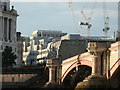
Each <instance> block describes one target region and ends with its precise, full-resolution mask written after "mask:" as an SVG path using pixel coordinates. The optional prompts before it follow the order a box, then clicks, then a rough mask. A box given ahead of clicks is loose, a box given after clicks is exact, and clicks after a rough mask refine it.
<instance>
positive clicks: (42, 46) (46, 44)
mask: <svg viewBox="0 0 120 90" xmlns="http://www.w3.org/2000/svg"><path fill="white" fill-rule="evenodd" d="M63 35H66V33H62V31H50V30H36V31H34V32H33V33H32V36H31V37H26V38H24V42H23V61H24V63H25V65H36V64H38V63H42V62H43V61H44V59H46V58H47V56H48V53H49V52H50V48H51V44H52V42H53V41H59V40H60V39H61V37H62V36H63Z"/></svg>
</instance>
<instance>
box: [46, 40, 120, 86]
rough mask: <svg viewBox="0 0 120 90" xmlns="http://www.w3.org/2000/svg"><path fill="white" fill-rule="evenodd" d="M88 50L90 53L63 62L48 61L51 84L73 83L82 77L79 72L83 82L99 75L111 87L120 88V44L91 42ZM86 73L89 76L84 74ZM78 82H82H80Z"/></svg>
mask: <svg viewBox="0 0 120 90" xmlns="http://www.w3.org/2000/svg"><path fill="white" fill-rule="evenodd" d="M87 50H88V52H85V53H82V54H79V55H76V56H74V57H71V58H68V59H66V60H63V61H62V62H60V61H58V60H48V61H47V67H48V68H49V79H50V80H49V83H50V82H52V83H53V82H54V83H56V82H58V83H59V84H60V83H64V82H67V83H69V82H71V81H72V82H73V81H75V78H76V77H77V78H78V76H80V75H78V72H79V74H82V75H84V77H82V78H83V79H81V81H83V80H84V79H85V78H86V77H88V76H89V75H99V76H103V77H106V78H107V80H108V82H109V86H110V87H120V78H119V75H120V74H119V73H120V42H119V41H118V42H115V43H112V44H111V43H109V42H89V43H88V48H87ZM50 61H51V62H50ZM48 63H49V64H48ZM84 68H85V69H84ZM83 71H84V72H83ZM86 72H87V75H85V74H84V73H86ZM55 73H57V74H55ZM56 78H57V79H58V80H56ZM79 79H80V78H79ZM78 81H79V82H81V81H80V80H78ZM78 81H77V83H78ZM72 82H71V83H72ZM69 85H70V83H69ZM76 85H77V84H76Z"/></svg>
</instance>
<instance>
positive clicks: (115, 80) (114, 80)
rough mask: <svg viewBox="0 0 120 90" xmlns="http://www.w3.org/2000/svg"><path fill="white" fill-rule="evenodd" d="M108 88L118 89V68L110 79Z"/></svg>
mask: <svg viewBox="0 0 120 90" xmlns="http://www.w3.org/2000/svg"><path fill="white" fill-rule="evenodd" d="M110 86H111V87H112V88H120V66H119V67H118V68H117V69H116V71H115V72H114V74H113V75H112V77H111V78H110Z"/></svg>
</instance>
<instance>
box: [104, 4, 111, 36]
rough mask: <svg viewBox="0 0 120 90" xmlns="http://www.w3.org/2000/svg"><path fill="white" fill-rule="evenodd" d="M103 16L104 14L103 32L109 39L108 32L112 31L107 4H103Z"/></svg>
mask: <svg viewBox="0 0 120 90" xmlns="http://www.w3.org/2000/svg"><path fill="white" fill-rule="evenodd" d="M103 14H104V28H103V32H104V34H105V36H106V37H107V32H108V30H109V29H110V27H109V26H108V24H109V17H108V14H107V11H106V5H105V2H103Z"/></svg>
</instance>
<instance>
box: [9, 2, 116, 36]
mask: <svg viewBox="0 0 120 90" xmlns="http://www.w3.org/2000/svg"><path fill="white" fill-rule="evenodd" d="M104 4H105V6H106V12H108V16H109V18H110V19H109V26H110V30H109V31H108V35H109V36H113V32H114V31H117V30H118V6H117V2H109V3H108V2H107V3H105V2H104ZM11 5H14V7H15V9H17V11H18V14H19V17H18V21H17V31H20V32H22V35H26V36H31V35H32V32H33V31H34V30H62V31H63V32H65V33H76V32H78V31H79V32H80V34H81V35H86V28H85V26H82V28H81V27H80V25H79V21H86V20H85V18H84V17H83V15H82V14H81V10H84V13H85V16H86V17H90V18H91V21H90V23H91V24H92V27H91V30H90V33H91V35H99V36H100V35H104V33H103V31H102V30H103V27H104V17H103V3H102V2H98V3H95V2H72V4H69V2H13V3H11ZM69 5H70V6H71V7H69ZM91 13H93V14H92V16H91ZM106 15H107V13H106Z"/></svg>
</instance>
